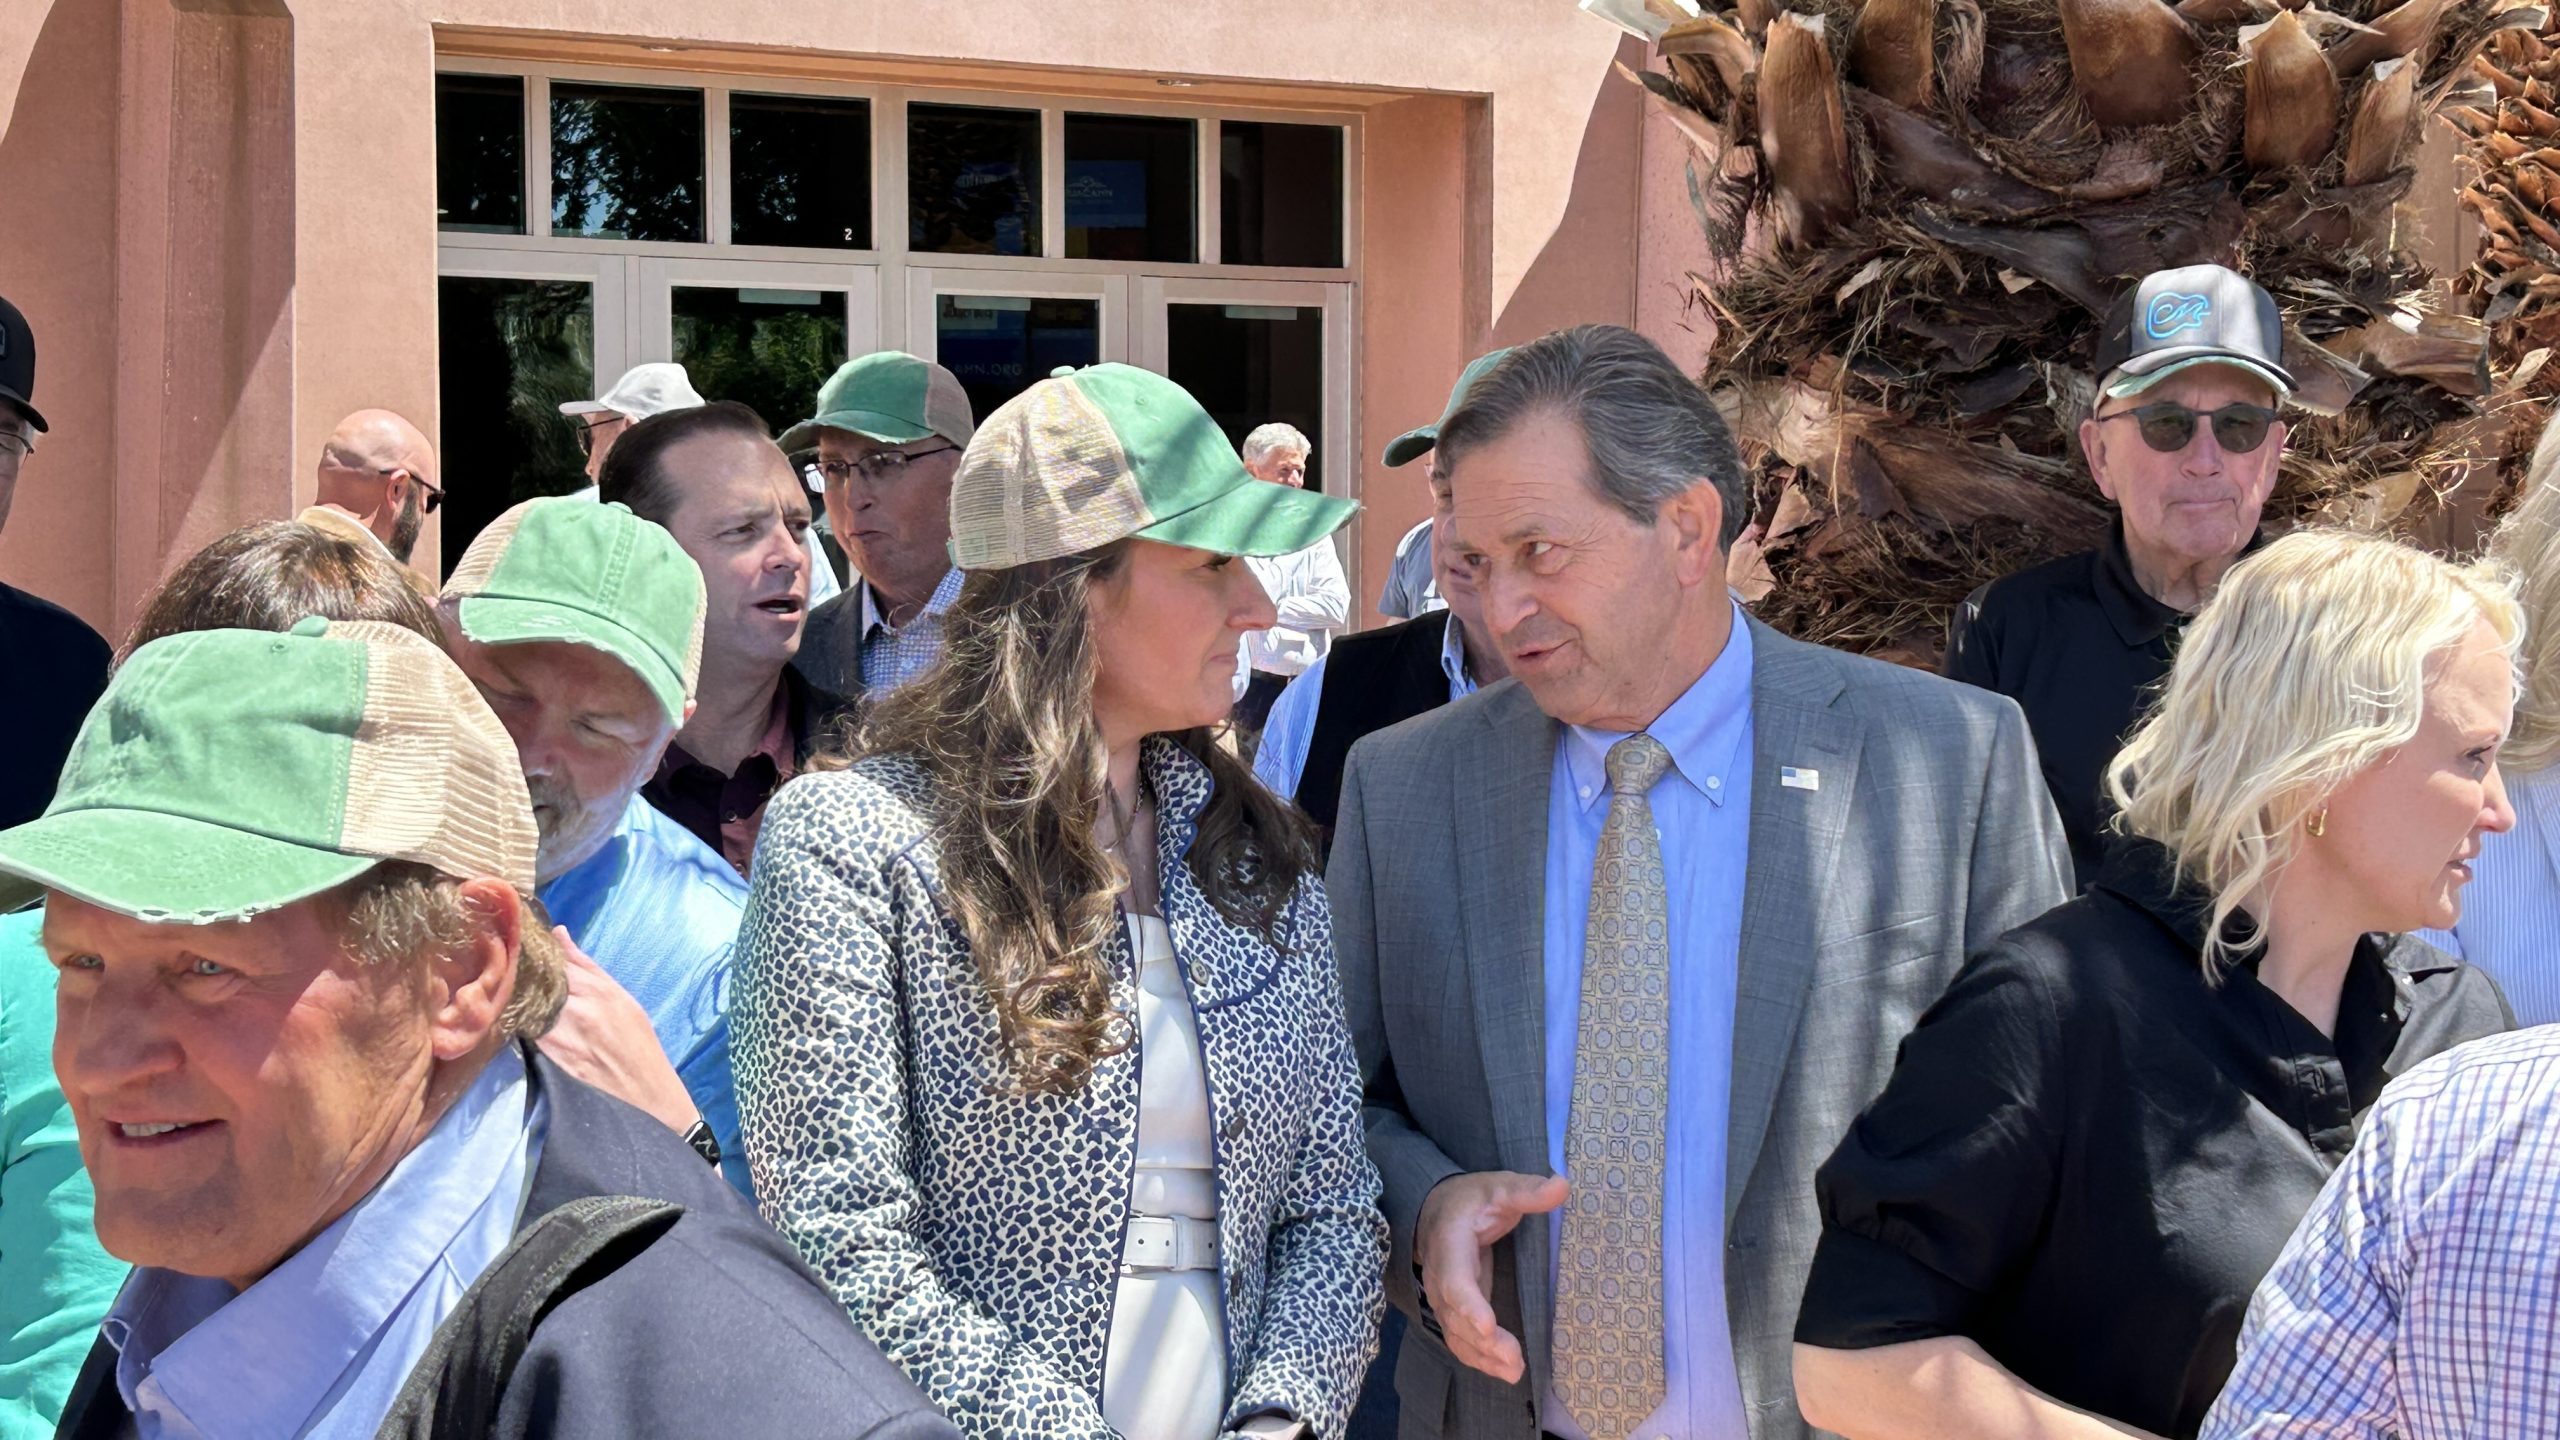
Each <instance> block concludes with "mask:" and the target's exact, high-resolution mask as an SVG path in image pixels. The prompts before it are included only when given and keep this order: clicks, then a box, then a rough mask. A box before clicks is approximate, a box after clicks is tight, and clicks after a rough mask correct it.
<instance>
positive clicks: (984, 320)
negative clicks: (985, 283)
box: [933, 295, 1102, 420]
mask: <svg viewBox="0 0 2560 1440" xmlns="http://www.w3.org/2000/svg"><path fill="white" fill-rule="evenodd" d="M933 346H934V350H933V353H934V358H935V359H936V360H938V361H940V362H941V364H942V366H943V368H945V369H947V370H949V371H950V372H951V373H952V374H953V375H956V376H958V377H959V379H960V388H961V389H963V390H966V391H968V392H969V412H970V413H971V414H973V415H976V416H977V417H978V418H979V419H981V420H983V419H985V418H986V417H987V416H988V415H989V414H991V413H993V411H994V410H995V408H996V407H997V406H999V405H1001V404H1003V403H1004V402H1006V401H1007V400H1010V399H1012V398H1013V397H1014V396H1016V395H1019V394H1021V393H1022V392H1023V391H1025V390H1028V389H1030V388H1031V382H1033V381H1034V380H1040V379H1044V378H1046V377H1047V376H1048V374H1049V372H1050V371H1052V370H1055V369H1057V368H1058V367H1059V366H1061V365H1091V364H1094V363H1096V362H1097V361H1099V360H1101V359H1102V302H1101V301H1099V300H1056V299H1042V298H1034V297H1031V296H1023V295H942V296H937V297H935V303H934V309H933Z"/></svg>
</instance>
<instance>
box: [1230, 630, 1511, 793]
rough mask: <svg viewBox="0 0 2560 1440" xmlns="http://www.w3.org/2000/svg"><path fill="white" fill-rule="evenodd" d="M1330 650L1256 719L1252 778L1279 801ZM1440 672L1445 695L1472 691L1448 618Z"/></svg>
mask: <svg viewBox="0 0 2560 1440" xmlns="http://www.w3.org/2000/svg"><path fill="white" fill-rule="evenodd" d="M1332 658H1333V657H1332V656H1331V655H1323V656H1319V657H1317V659H1316V663H1314V664H1313V665H1310V666H1308V667H1307V668H1306V669H1305V670H1302V671H1300V672H1299V673H1298V677H1297V678H1296V679H1294V680H1291V681H1290V682H1289V685H1288V688H1287V689H1285V690H1282V691H1281V692H1280V698H1278V699H1276V700H1274V701H1272V702H1271V713H1270V714H1269V715H1267V716H1265V717H1264V718H1263V721H1262V748H1261V749H1260V750H1257V751H1255V752H1254V756H1253V774H1254V778H1256V779H1258V780H1260V781H1261V782H1262V785H1263V788H1264V789H1266V790H1269V791H1270V792H1271V793H1272V794H1274V795H1277V796H1279V797H1280V798H1281V799H1283V800H1294V799H1296V798H1298V777H1299V776H1300V775H1302V774H1304V773H1305V771H1306V768H1307V747H1308V746H1310V745H1312V744H1314V743H1315V738H1316V712H1317V711H1318V710H1321V709H1323V708H1324V667H1325V663H1326V662H1327V661H1329V660H1331V659H1332ZM1440 673H1441V674H1443V675H1446V676H1448V677H1449V698H1450V699H1451V700H1452V701H1456V700H1462V699H1465V698H1466V697H1467V696H1469V695H1473V694H1474V693H1476V682H1475V677H1474V676H1472V675H1469V674H1468V673H1467V647H1466V639H1465V632H1463V631H1461V630H1460V629H1459V628H1458V622H1457V621H1455V620H1451V621H1450V622H1449V628H1448V629H1447V630H1446V631H1445V632H1443V633H1442V634H1441V636H1440Z"/></svg>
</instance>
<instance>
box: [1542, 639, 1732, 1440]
mask: <svg viewBox="0 0 2560 1440" xmlns="http://www.w3.org/2000/svg"><path fill="white" fill-rule="evenodd" d="M1644 733H1646V734H1648V735H1651V736H1652V737H1653V738H1654V739H1656V740H1659V741H1661V742H1662V743H1663V745H1664V746H1666V747H1667V748H1669V750H1670V751H1671V768H1670V769H1669V771H1667V772H1666V773H1665V774H1664V775H1663V777H1662V778H1661V779H1660V780H1658V781H1655V782H1654V785H1653V788H1652V790H1651V792H1650V795H1649V797H1648V798H1649V799H1650V800H1651V801H1652V805H1653V820H1654V826H1655V829H1656V830H1657V831H1658V832H1659V834H1660V842H1661V846H1662V869H1663V877H1664V880H1665V881H1666V884H1667V888H1668V890H1669V893H1670V894H1672V895H1674V896H1677V897H1679V900H1680V903H1679V904H1677V905H1675V906H1673V907H1671V908H1670V910H1669V914H1668V917H1667V918H1668V919H1669V921H1670V927H1671V928H1670V943H1671V950H1670V972H1671V984H1670V986H1669V990H1670V1014H1669V1018H1668V1021H1667V1024H1666V1026H1665V1029H1666V1031H1667V1034H1666V1037H1665V1038H1666V1040H1667V1042H1668V1045H1669V1052H1670V1056H1671V1069H1670V1084H1669V1087H1668V1090H1667V1092H1666V1098H1667V1105H1666V1108H1665V1112H1664V1115H1663V1171H1662V1254H1663V1257H1664V1261H1665V1263H1664V1266H1663V1276H1662V1281H1663V1290H1662V1318H1663V1331H1662V1338H1663V1352H1664V1355H1665V1356H1666V1367H1665V1373H1664V1380H1665V1382H1666V1383H1665V1388H1664V1398H1663V1401H1662V1406H1661V1409H1660V1411H1659V1412H1657V1413H1658V1415H1659V1417H1660V1421H1661V1423H1662V1424H1663V1425H1664V1426H1665V1427H1666V1429H1667V1433H1671V1434H1679V1435H1699V1436H1705V1435H1724V1434H1730V1433H1738V1432H1737V1427H1738V1426H1739V1424H1740V1419H1741V1416H1742V1388H1741V1381H1740V1380H1739V1379H1738V1378H1737V1377H1736V1376H1735V1374H1734V1367H1733V1336H1732V1332H1731V1330H1730V1328H1729V1327H1728V1326H1727V1324H1726V1321H1725V1296H1724V1186H1725V1121H1726V1115H1725V1105H1726V1099H1727V1096H1728V1095H1729V1094H1730V1092H1731V1090H1732V1078H1733V999H1734V969H1735V961H1736V951H1737V950H1738V949H1739V947H1740V945H1741V942H1742V885H1743V877H1744V875H1745V873H1746V872H1747V871H1748V869H1749V865H1748V863H1747V862H1748V861H1749V859H1750V855H1751V786H1752V778H1751V627H1750V626H1749V625H1748V624H1747V623H1745V621H1744V618H1743V614H1742V607H1740V606H1738V605H1737V606H1735V607H1733V632H1732V635H1731V637H1730V638H1729V639H1727V640H1726V641H1725V646H1724V651H1723V653H1722V654H1720V655H1718V656H1716V658H1715V662H1714V663H1713V664H1711V665H1709V666H1708V667H1707V672H1706V673H1705V674H1704V675H1702V676H1700V677H1698V680H1697V682H1696V683H1695V684H1692V685H1691V686H1690V687H1689V688H1688V689H1687V690H1686V691H1684V692H1682V694H1681V695H1680V698H1678V699H1677V700H1674V701H1672V702H1671V706H1670V708H1669V709H1666V710H1664V711H1663V712H1662V713H1661V714H1660V715H1659V716H1657V717H1656V718H1655V719H1654V721H1653V723H1652V724H1650V725H1647V726H1646V727H1645V730H1644ZM1626 738H1627V735H1626V733H1625V732H1622V731H1615V730H1601V729H1594V728H1592V727H1589V726H1584V725H1566V726H1562V727H1559V730H1558V733H1557V735H1556V760H1555V766H1554V769H1553V773H1552V775H1551V776H1550V778H1549V780H1548V784H1547V874H1546V931H1545V940H1544V942H1543V944H1544V951H1545V955H1546V991H1547V1008H1546V1030H1547V1034H1546V1041H1547V1158H1548V1164H1549V1165H1550V1166H1551V1167H1552V1168H1553V1170H1554V1173H1556V1174H1558V1175H1562V1174H1565V1173H1566V1172H1567V1167H1566V1164H1565V1134H1566V1131H1567V1129H1568V1128H1569V1127H1568V1113H1567V1112H1568V1110H1569V1108H1570V1106H1571V1104H1572V1101H1573V1095H1574V1083H1573V1080H1574V1048H1575V1038H1576V1034H1577V1031H1578V1028H1579V1024H1580V1018H1581V1013H1582V950H1583V938H1584V930H1585V927H1586V926H1587V924H1588V922H1589V920H1590V913H1591V869H1592V860H1593V858H1594V855H1595V852H1596V851H1597V849H1598V846H1599V841H1600V828H1601V825H1602V824H1603V822H1605V821H1606V820H1607V819H1608V815H1609V807H1610V799H1611V797H1610V793H1609V778H1608V775H1607V773H1606V770H1605V768H1604V767H1605V765H1606V763H1607V758H1608V754H1609V749H1610V747H1611V746H1613V745H1615V744H1617V743H1618V742H1619V741H1621V740H1624V739H1626ZM1549 1223H1550V1224H1551V1226H1552V1227H1553V1228H1554V1230H1555V1232H1556V1233H1557V1234H1558V1235H1559V1236H1560V1235H1561V1233H1562V1230H1563V1221H1562V1218H1561V1216H1560V1215H1559V1216H1557V1217H1555V1218H1553V1219H1551V1220H1550V1222H1549ZM1556 1249H1557V1251H1559V1252H1561V1250H1562V1249H1563V1246H1562V1245H1561V1244H1559V1245H1558V1246H1557V1247H1556ZM1547 1402H1548V1410H1547V1421H1546V1425H1547V1429H1548V1430H1549V1431H1550V1432H1552V1433H1554V1434H1556V1435H1558V1436H1561V1437H1563V1440H1594V1437H1592V1436H1590V1435H1589V1434H1588V1433H1587V1432H1585V1431H1584V1429H1583V1428H1582V1427H1581V1426H1580V1425H1578V1424H1576V1423H1575V1421H1574V1419H1573V1417H1572V1414H1571V1412H1570V1410H1569V1409H1568V1407H1567V1406H1565V1405H1564V1404H1563V1403H1562V1402H1561V1401H1559V1400H1558V1399H1557V1398H1556V1396H1555V1394H1554V1392H1553V1391H1552V1389H1551V1390H1550V1391H1549V1393H1548V1396H1547ZM1644 1433H1647V1434H1650V1433H1652V1431H1651V1430H1647V1431H1645V1432H1644Z"/></svg>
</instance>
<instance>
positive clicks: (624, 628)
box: [444, 496, 704, 725]
mask: <svg viewBox="0 0 2560 1440" xmlns="http://www.w3.org/2000/svg"><path fill="white" fill-rule="evenodd" d="M444 598H445V599H446V600H447V601H448V602H458V603H457V604H456V606H455V619H456V620H457V621H458V622H459V623H460V624H461V626H462V633H463V634H464V635H466V636H468V637H470V638H471V639H472V640H474V641H476V642H478V643H479V644H482V645H522V644H525V643H527V642H530V641H540V640H548V641H555V642H559V643H563V644H569V645H584V646H587V647H588V648H589V649H593V650H601V651H603V652H604V653H606V654H607V655H610V656H612V657H613V658H615V659H616V660H619V661H621V662H622V663H623V664H625V665H628V666H630V667H631V669H632V671H633V673H635V674H637V675H638V676H639V677H640V679H641V680H642V681H643V682H644V683H646V684H647V685H648V687H649V691H650V693H651V694H654V695H656V696H657V697H658V700H659V703H661V704H663V705H665V706H666V708H667V719H668V720H669V721H671V722H672V723H674V724H677V725H682V724H684V721H685V707H686V706H687V705H689V704H690V703H691V702H692V700H693V697H694V690H695V687H696V686H697V685H698V684H699V683H700V681H701V678H702V617H703V605H704V600H703V586H702V570H701V567H699V566H697V565H695V564H694V563H693V557H692V556H690V555H687V554H686V553H684V547H683V546H681V545H678V544H677V543H676V537H675V536H673V535H670V534H668V533H667V531H666V530H665V528H664V527H661V526H659V525H655V524H652V523H651V522H649V521H647V520H643V519H641V518H640V517H639V516H637V515H634V514H632V513H631V507H630V506H628V505H624V504H621V503H619V502H617V503H614V504H611V505H599V504H596V503H595V502H594V501H591V500H581V499H577V498H574V497H570V496H554V497H551V498H549V499H542V500H527V501H525V502H524V503H523V504H521V505H518V506H516V507H515V508H513V509H511V510H509V511H507V512H506V513H505V514H503V515H500V516H499V517H498V518H497V519H496V520H493V521H491V522H490V523H489V526H488V528H487V529H485V530H482V531H481V532H480V535H479V538H477V539H475V540H473V541H472V542H471V548H470V549H468V550H466V551H464V552H462V560H461V563H459V564H457V565H455V566H454V567H453V574H452V576H451V577H450V578H448V579H447V580H446V581H445V583H444Z"/></svg>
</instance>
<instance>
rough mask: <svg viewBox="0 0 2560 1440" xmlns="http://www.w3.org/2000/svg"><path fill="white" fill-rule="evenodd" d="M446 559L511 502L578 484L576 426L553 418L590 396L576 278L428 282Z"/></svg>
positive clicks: (590, 352) (581, 286)
mask: <svg viewBox="0 0 2560 1440" xmlns="http://www.w3.org/2000/svg"><path fill="white" fill-rule="evenodd" d="M436 334H437V344H436V365H437V372H438V383H439V387H440V388H439V390H438V396H437V409H438V413H439V414H440V415H441V416H442V419H443V426H442V428H443V431H444V442H443V453H442V455H441V457H440V459H441V460H442V463H443V470H444V473H445V474H447V475H451V476H457V477H459V476H466V475H467V476H469V477H471V478H470V483H468V484H458V485H455V486H453V487H452V488H451V489H449V490H447V491H446V492H445V504H444V509H443V511H442V513H443V515H444V553H445V556H446V557H447V558H448V559H458V558H460V557H461V555H462V552H463V551H464V550H465V549H467V548H469V546H470V544H471V537H473V536H474V535H477V534H479V533H480V530H481V527H482V526H485V525H487V524H488V523H489V522H490V521H492V520H494V519H496V518H497V517H498V516H499V514H500V513H501V512H503V511H505V510H506V508H507V507H508V506H510V505H513V504H515V503H516V502H517V501H519V500H530V499H532V498H533V497H535V496H537V495H566V494H568V493H570V492H572V491H575V490H578V489H581V488H583V487H584V486H585V485H586V483H587V476H586V460H585V458H584V457H583V456H581V455H580V454H579V453H578V436H577V427H576V426H575V425H574V424H572V423H571V422H570V420H569V419H568V418H567V417H566V416H563V415H562V414H561V413H560V406H561V405H562V404H563V403H564V402H566V401H570V400H586V399H591V398H593V396H594V395H595V393H596V377H595V358H594V357H595V353H596V322H595V292H594V288H593V287H592V286H589V285H587V284H586V283H585V282H583V281H570V280H489V279H481V278H479V277H476V276H467V275H447V276H445V277H443V278H442V279H440V280H439V281H437V284H436Z"/></svg>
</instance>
